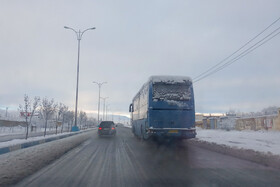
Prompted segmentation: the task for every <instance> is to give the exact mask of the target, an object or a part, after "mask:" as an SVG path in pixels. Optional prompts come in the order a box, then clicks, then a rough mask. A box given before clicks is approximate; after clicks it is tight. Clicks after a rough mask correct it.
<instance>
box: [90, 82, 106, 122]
mask: <svg viewBox="0 0 280 187" xmlns="http://www.w3.org/2000/svg"><path fill="white" fill-rule="evenodd" d="M93 83H95V84H97V85H98V88H99V91H98V116H97V124H98V125H99V110H100V89H101V86H102V84H106V83H107V82H101V83H100V82H93Z"/></svg>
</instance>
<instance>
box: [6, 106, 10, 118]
mask: <svg viewBox="0 0 280 187" xmlns="http://www.w3.org/2000/svg"><path fill="white" fill-rule="evenodd" d="M8 109H9V107H6V118H7V117H8Z"/></svg>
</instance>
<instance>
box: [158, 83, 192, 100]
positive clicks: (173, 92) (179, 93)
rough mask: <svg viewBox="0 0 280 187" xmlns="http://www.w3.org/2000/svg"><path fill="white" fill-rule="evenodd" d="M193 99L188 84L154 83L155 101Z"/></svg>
mask: <svg viewBox="0 0 280 187" xmlns="http://www.w3.org/2000/svg"><path fill="white" fill-rule="evenodd" d="M190 99H191V91H190V86H189V85H188V84H182V83H177V84H166V83H154V84H153V101H188V100H190Z"/></svg>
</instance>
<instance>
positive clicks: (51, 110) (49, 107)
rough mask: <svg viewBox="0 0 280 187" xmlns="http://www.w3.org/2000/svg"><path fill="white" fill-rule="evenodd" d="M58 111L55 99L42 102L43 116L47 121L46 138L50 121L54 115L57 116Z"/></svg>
mask: <svg viewBox="0 0 280 187" xmlns="http://www.w3.org/2000/svg"><path fill="white" fill-rule="evenodd" d="M56 109H57V103H55V102H54V99H51V100H49V99H47V98H44V99H43V100H42V102H41V109H40V111H41V115H42V117H43V118H44V120H45V131H44V136H46V133H47V125H48V120H49V119H50V118H51V116H52V115H53V114H55V112H56Z"/></svg>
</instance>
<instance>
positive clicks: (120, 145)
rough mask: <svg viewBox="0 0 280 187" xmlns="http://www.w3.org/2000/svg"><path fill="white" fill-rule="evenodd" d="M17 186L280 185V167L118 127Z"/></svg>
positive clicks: (69, 153) (96, 137) (76, 149)
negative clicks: (162, 140)
mask: <svg viewBox="0 0 280 187" xmlns="http://www.w3.org/2000/svg"><path fill="white" fill-rule="evenodd" d="M17 186H28V187H32V186H34V187H35V186H36V187H38V186H40V187H43V186H48V187H49V186H67V187H68V186H83V187H84V186H102V187H107V186H133V187H136V186H207V187H208V186H254V187H255V186H280V171H279V170H276V169H272V168H268V167H264V166H261V165H258V164H255V163H252V162H248V161H244V160H240V159H237V158H234V157H231V156H228V155H223V154H219V153H216V152H212V151H209V150H206V149H202V148H199V147H196V146H191V145H188V143H187V141H184V142H182V143H178V142H177V143H176V142H173V143H166V144H158V143H156V142H143V141H140V140H138V139H137V138H135V137H134V136H133V135H132V133H131V132H130V129H128V128H124V127H118V128H117V136H116V137H101V138H99V137H98V136H97V134H96V135H94V136H93V137H92V138H91V139H89V140H88V141H86V142H85V143H83V144H82V145H81V146H79V147H78V148H75V149H74V150H72V151H70V152H68V153H67V154H65V155H64V156H63V157H61V158H60V159H58V160H56V161H55V162H54V163H52V164H50V165H48V166H47V167H45V168H43V169H42V170H40V171H39V172H37V173H35V174H34V175H32V176H30V177H28V178H26V179H24V180H23V181H21V182H20V183H19V184H17Z"/></svg>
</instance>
